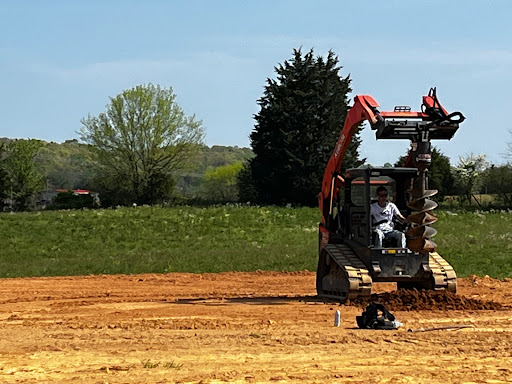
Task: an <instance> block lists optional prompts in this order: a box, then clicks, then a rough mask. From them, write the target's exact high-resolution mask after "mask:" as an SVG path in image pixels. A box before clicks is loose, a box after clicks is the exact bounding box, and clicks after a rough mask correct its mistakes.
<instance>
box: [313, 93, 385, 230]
mask: <svg viewBox="0 0 512 384" xmlns="http://www.w3.org/2000/svg"><path fill="white" fill-rule="evenodd" d="M378 106H379V104H378V103H377V102H376V101H375V100H374V99H373V97H371V96H369V95H358V96H356V97H355V98H354V105H353V106H352V107H351V108H350V110H349V111H348V113H347V118H346V119H345V124H344V125H343V129H342V130H341V133H340V136H339V138H338V141H337V142H336V146H335V147H334V151H333V153H332V155H331V158H330V159H329V162H328V163H327V168H326V169H325V172H324V178H323V181H322V190H321V192H320V193H319V195H318V203H319V207H320V211H321V212H322V223H323V224H325V220H326V217H327V215H328V214H329V213H330V212H331V213H332V197H333V192H334V188H335V187H336V185H335V184H336V183H337V184H338V185H339V184H341V183H342V182H343V179H342V178H341V176H339V175H338V172H339V171H340V168H341V164H342V163H343V158H344V157H345V153H346V152H347V149H348V146H349V145H350V142H351V141H352V136H354V132H355V131H356V129H357V127H358V126H359V124H361V123H362V122H363V121H365V120H368V121H369V122H370V124H372V125H373V124H377V123H378V122H379V121H380V120H381V119H382V118H381V117H380V114H379V112H378V111H377V107H378ZM329 200H330V201H329Z"/></svg>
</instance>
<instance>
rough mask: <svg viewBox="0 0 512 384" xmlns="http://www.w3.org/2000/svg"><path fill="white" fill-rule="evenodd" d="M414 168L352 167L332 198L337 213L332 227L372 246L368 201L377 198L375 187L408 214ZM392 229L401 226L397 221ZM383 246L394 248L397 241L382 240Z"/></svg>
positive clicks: (345, 236) (415, 170)
mask: <svg viewBox="0 0 512 384" xmlns="http://www.w3.org/2000/svg"><path fill="white" fill-rule="evenodd" d="M417 172H418V170H417V169H416V168H355V169H349V170H348V171H347V172H346V173H345V175H344V179H345V183H344V184H345V187H344V189H342V190H341V191H340V194H339V198H338V199H337V201H335V206H336V208H337V211H338V213H337V214H336V215H335V217H334V223H333V226H332V227H331V228H332V229H334V232H335V233H337V234H339V235H340V236H341V237H342V238H344V239H346V240H350V241H351V242H354V243H357V244H358V245H359V246H360V247H365V248H373V247H374V242H375V237H374V227H373V226H372V220H371V214H370V205H371V204H372V203H374V202H376V201H377V194H376V190H377V188H378V187H379V186H384V187H386V189H387V190H388V196H389V198H388V199H389V201H392V202H393V203H395V205H396V206H397V208H398V209H399V210H400V212H401V213H402V215H403V216H404V217H407V216H408V215H409V214H410V211H411V210H410V209H409V208H408V207H407V201H408V198H407V192H406V191H407V189H410V185H411V179H412V178H414V177H416V176H417ZM395 229H398V230H402V231H403V230H404V229H405V228H403V227H402V226H401V225H400V223H395ZM383 245H384V248H397V246H396V244H390V243H386V242H385V243H384V244H383Z"/></svg>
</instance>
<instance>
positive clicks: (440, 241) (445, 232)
mask: <svg viewBox="0 0 512 384" xmlns="http://www.w3.org/2000/svg"><path fill="white" fill-rule="evenodd" d="M436 215H437V216H438V217H439V220H438V221H437V222H436V223H435V224H434V225H433V227H435V228H436V229H437V230H438V231H439V233H438V235H437V236H436V237H435V238H433V240H434V242H435V243H436V244H437V246H438V247H437V250H438V252H439V254H441V255H442V256H443V257H444V258H446V259H447V260H448V261H449V262H450V263H451V264H452V265H453V267H454V268H455V271H456V272H457V275H459V276H467V275H471V274H476V275H489V276H492V277H496V278H504V277H509V278H511V277H512V212H510V211H490V212H450V211H441V212H439V211H437V212H436Z"/></svg>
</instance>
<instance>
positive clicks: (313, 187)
mask: <svg viewBox="0 0 512 384" xmlns="http://www.w3.org/2000/svg"><path fill="white" fill-rule="evenodd" d="M340 69H341V67H339V66H338V58H337V57H336V56H335V55H334V53H333V52H332V51H330V52H329V54H328V55H327V58H325V59H324V58H322V57H320V56H319V57H315V56H314V54H313V50H310V51H309V52H308V53H306V54H305V55H303V54H302V52H301V50H300V49H299V50H294V54H293V57H292V59H291V60H290V61H285V62H284V64H280V65H279V66H278V67H276V68H275V71H276V73H277V80H272V79H268V80H267V85H266V87H265V90H264V94H263V96H262V97H261V98H260V99H259V100H258V104H259V106H260V108H261V109H260V112H259V113H258V114H257V115H256V116H255V120H256V125H255V128H254V130H253V132H252V133H251V145H252V148H253V152H254V154H255V157H254V158H253V159H252V160H251V161H250V167H251V172H250V173H248V174H250V175H251V178H252V183H253V184H254V189H255V191H256V193H257V199H258V202H261V203H271V204H283V203H296V204H301V205H314V204H316V202H317V194H318V192H319V191H320V187H321V182H322V178H323V173H324V170H325V167H326V165H327V161H328V160H329V158H330V156H331V154H332V151H333V149H334V146H335V144H336V141H337V139H338V136H339V133H340V130H341V128H342V127H343V123H344V120H345V116H346V114H347V111H348V108H349V107H348V98H347V94H348V93H349V92H350V91H351V88H350V82H351V80H350V78H349V77H348V76H347V77H346V78H342V77H341V76H340V74H339V71H340ZM359 144H360V139H359V136H358V135H356V136H355V137H354V138H352V147H351V148H350V150H349V151H348V153H347V154H346V156H345V161H344V163H343V167H344V168H348V167H351V166H355V165H359V164H360V163H361V162H359V160H358V147H359Z"/></svg>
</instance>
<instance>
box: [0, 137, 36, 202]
mask: <svg viewBox="0 0 512 384" xmlns="http://www.w3.org/2000/svg"><path fill="white" fill-rule="evenodd" d="M41 145H42V143H41V142H40V141H39V140H13V141H11V142H9V144H7V146H6V147H5V154H4V156H5V157H4V159H3V160H2V161H1V163H0V168H1V169H2V172H3V175H4V183H3V185H2V189H3V194H4V195H5V196H7V197H8V198H10V200H11V201H12V204H13V206H12V208H13V209H14V210H16V211H23V210H26V209H27V208H28V207H29V206H30V204H31V203H32V202H33V199H34V198H35V195H36V193H37V192H40V191H42V190H43V188H44V181H45V177H44V175H43V174H41V173H40V172H39V170H38V169H37V168H38V167H37V163H36V161H35V157H36V154H37V152H38V150H39V148H41Z"/></svg>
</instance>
